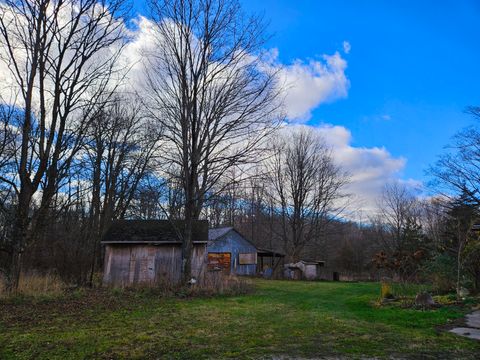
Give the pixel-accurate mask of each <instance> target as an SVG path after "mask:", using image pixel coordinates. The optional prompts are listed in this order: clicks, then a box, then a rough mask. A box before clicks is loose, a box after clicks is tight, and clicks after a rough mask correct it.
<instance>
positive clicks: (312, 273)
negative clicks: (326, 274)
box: [284, 260, 325, 280]
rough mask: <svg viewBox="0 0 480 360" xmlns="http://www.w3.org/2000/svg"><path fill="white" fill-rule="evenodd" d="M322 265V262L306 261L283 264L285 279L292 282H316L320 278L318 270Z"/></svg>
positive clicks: (323, 263)
mask: <svg viewBox="0 0 480 360" xmlns="http://www.w3.org/2000/svg"><path fill="white" fill-rule="evenodd" d="M324 265H325V262H324V261H306V260H300V261H298V262H296V263H290V264H285V266H284V268H285V277H286V278H287V279H292V280H300V279H305V280H317V279H319V278H320V268H321V267H323V266H324Z"/></svg>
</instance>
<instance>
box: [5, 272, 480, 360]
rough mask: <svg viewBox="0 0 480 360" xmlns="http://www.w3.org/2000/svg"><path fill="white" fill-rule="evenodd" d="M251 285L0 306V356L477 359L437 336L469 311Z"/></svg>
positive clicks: (367, 291) (328, 286) (368, 287)
mask: <svg viewBox="0 0 480 360" xmlns="http://www.w3.org/2000/svg"><path fill="white" fill-rule="evenodd" d="M255 282H256V291H255V293H253V294H250V295H243V296H235V297H214V298H195V299H174V298H162V297H159V296H158V295H154V294H151V293H133V292H131V291H126V292H119V291H116V292H115V291H107V290H103V291H101V290H96V291H84V292H81V293H74V294H71V295H68V296H65V297H64V298H62V299H46V300H43V301H38V300H37V301H33V300H28V299H26V300H23V301H17V302H12V301H11V300H9V301H6V300H0V359H16V358H19V359H84V358H89V359H92V358H94V359H97V358H100V359H103V358H105V359H117V358H138V359H143V358H154V359H157V358H158V359H163V358H167V359H169V358H178V359H199V358H246V359H250V358H271V357H275V356H283V357H285V358H289V357H295V356H299V357H307V358H308V357H329V356H332V357H334V356H343V357H346V358H360V357H381V358H382V357H385V358H386V357H389V356H392V357H395V358H397V357H398V358H419V359H420V358H422V359H425V358H432V359H438V358H447V359H448V358H450V359H459V358H465V359H470V358H471V359H475V358H476V359H478V358H479V356H480V342H475V341H473V340H468V339H463V338H459V337H456V336H454V335H452V334H449V333H447V332H445V331H443V330H440V327H442V326H445V325H446V324H448V322H449V321H452V320H454V319H458V318H460V317H462V316H463V315H464V314H465V312H467V311H468V310H469V309H468V308H466V307H453V306H451V307H448V306H444V307H441V308H439V309H435V310H428V311H420V310H413V309H401V308H399V307H390V306H382V307H378V306H376V305H375V301H376V300H378V296H379V291H380V290H379V289H380V286H379V284H375V283H329V282H293V281H262V280H256V281H255Z"/></svg>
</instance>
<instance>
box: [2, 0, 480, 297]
mask: <svg viewBox="0 0 480 360" xmlns="http://www.w3.org/2000/svg"><path fill="white" fill-rule="evenodd" d="M126 5H127V4H125V3H124V2H123V1H122V0H113V1H108V2H107V1H103V0H69V1H59V0H36V1H27V0H11V1H10V0H8V1H3V2H2V3H1V4H0V60H1V61H2V63H3V64H4V65H5V66H6V68H7V69H8V71H9V76H10V77H11V79H13V82H12V83H11V84H10V85H9V87H8V90H10V92H8V95H7V92H0V96H1V98H0V271H1V273H2V274H3V278H4V279H5V282H6V284H7V290H10V291H14V290H15V289H16V288H17V287H18V282H19V278H20V275H21V273H22V272H26V271H31V270H35V271H42V272H49V271H54V272H56V273H57V274H58V275H59V276H61V277H62V278H64V280H65V281H67V282H69V283H75V284H81V285H88V284H92V282H93V276H94V274H95V273H96V272H97V271H98V270H100V269H101V265H102V248H101V246H100V241H101V239H102V236H103V234H104V233H105V231H106V230H107V229H108V227H109V226H110V224H111V222H112V221H113V220H116V219H128V218H131V219H183V220H185V221H184V223H185V226H184V228H182V229H179V234H180V235H181V237H182V242H183V246H182V259H183V264H182V274H183V280H184V281H188V280H189V278H190V273H191V264H190V258H191V256H190V255H191V252H192V241H193V240H194V239H193V238H192V224H193V222H194V221H195V220H197V219H199V218H204V219H208V220H209V222H210V225H211V226H212V227H215V226H234V227H236V228H237V229H238V230H239V231H240V232H242V233H243V234H244V235H245V236H246V237H247V238H249V239H251V240H252V241H253V242H254V243H255V244H257V245H258V246H259V247H263V248H269V249H273V250H276V251H279V252H282V253H285V254H286V256H287V261H297V260H300V259H308V260H324V261H327V264H328V266H329V267H330V268H332V269H335V270H336V271H341V272H345V273H348V274H350V275H355V276H357V277H362V276H363V277H365V276H368V277H377V278H378V277H379V276H391V277H396V278H399V279H401V280H404V281H425V280H428V279H430V280H432V279H433V280H434V281H435V283H436V284H438V285H439V287H442V288H446V289H448V288H452V287H453V288H456V289H457V290H458V289H460V287H462V286H467V287H470V288H472V289H476V290H479V289H480V245H479V241H478V235H477V234H478V232H477V231H476V228H475V226H474V225H475V224H477V221H478V207H479V201H480V197H479V194H478V187H479V186H480V171H479V170H478V169H479V168H480V167H479V164H478V159H480V157H479V156H478V151H479V150H478V149H479V148H480V134H479V131H478V128H476V127H472V128H469V129H467V130H465V131H463V132H461V133H459V134H458V135H457V137H456V138H455V139H454V140H455V144H454V146H453V147H452V148H451V149H450V151H449V152H448V153H447V154H446V155H444V156H442V157H441V158H440V160H439V162H438V164H436V166H434V167H433V168H432V170H431V173H432V175H433V176H434V178H435V179H437V181H436V183H435V188H436V189H437V195H435V196H432V197H430V198H420V197H419V196H418V195H416V194H415V192H414V191H412V190H411V188H410V187H409V186H407V185H404V184H401V183H392V184H388V185H387V186H386V187H385V189H384V190H383V195H382V197H381V198H380V199H378V208H379V212H378V214H376V215H372V216H371V217H370V218H369V219H368V220H367V221H365V222H363V223H357V222H355V221H353V220H349V217H348V216H347V213H346V212H345V211H344V210H345V207H346V205H347V204H348V202H349V201H350V200H351V199H352V198H351V194H348V193H347V190H346V189H347V187H346V185H347V184H348V183H349V179H350V174H348V173H347V172H345V171H344V170H343V169H342V167H341V164H337V163H336V162H335V161H334V159H333V156H332V149H331V148H330V147H329V146H328V145H327V144H328V142H327V141H326V140H327V139H323V138H322V137H321V136H320V135H319V134H318V133H317V132H315V130H313V129H312V128H309V127H307V126H289V127H288V129H287V130H285V126H284V125H283V121H284V120H285V119H284V116H283V111H282V94H283V91H282V90H283V89H282V84H281V82H280V81H279V78H278V73H277V72H278V70H275V68H273V67H269V66H266V65H265V64H266V63H265V61H264V56H265V55H266V54H264V51H263V50H262V49H263V46H264V44H265V40H266V34H265V26H264V22H263V20H262V19H261V18H259V17H251V16H247V15H245V14H244V13H243V12H242V10H241V7H240V5H239V3H238V1H236V0H203V1H199V0H189V1H185V0H152V1H151V2H150V10H151V13H152V24H153V28H152V34H153V36H154V39H155V46H154V47H153V48H152V49H148V51H146V52H145V54H144V61H143V63H142V65H143V66H144V76H145V78H144V81H143V82H142V88H141V89H134V90H135V91H131V90H132V89H130V88H129V85H128V82H127V83H126V80H125V78H126V74H127V73H128V72H127V70H128V69H126V65H125V64H124V63H122V61H120V59H121V54H122V51H123V50H124V48H125V46H126V44H128V41H129V39H128V36H129V32H128V29H127V28H126V27H125V21H124V18H125V16H126V14H127V11H128V7H127V6H126ZM470 112H471V113H472V114H473V115H474V116H476V117H478V116H479V114H480V111H479V109H478V108H471V109H470Z"/></svg>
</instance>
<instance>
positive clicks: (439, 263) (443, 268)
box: [423, 254, 457, 293]
mask: <svg viewBox="0 0 480 360" xmlns="http://www.w3.org/2000/svg"><path fill="white" fill-rule="evenodd" d="M423 270H424V272H425V276H426V278H427V280H428V281H429V282H430V283H431V284H432V288H433V290H434V291H436V292H438V293H448V292H450V291H452V290H455V283H456V271H457V265H456V261H455V259H454V258H453V257H451V256H449V255H447V254H438V255H436V256H434V257H433V258H432V259H431V260H429V261H428V262H427V263H426V264H425V265H424V269H423Z"/></svg>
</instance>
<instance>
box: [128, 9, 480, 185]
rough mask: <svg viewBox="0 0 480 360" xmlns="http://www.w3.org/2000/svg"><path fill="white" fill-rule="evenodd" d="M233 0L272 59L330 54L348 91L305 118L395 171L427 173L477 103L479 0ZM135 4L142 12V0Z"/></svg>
mask: <svg viewBox="0 0 480 360" xmlns="http://www.w3.org/2000/svg"><path fill="white" fill-rule="evenodd" d="M241 2H242V4H243V6H244V10H246V11H247V12H252V13H263V14H264V17H265V19H266V20H267V21H269V28H268V29H269V31H270V32H271V33H272V35H273V37H272V38H271V40H270V41H269V43H268V44H267V46H268V47H269V48H276V49H278V54H279V55H278V56H279V57H278V59H279V61H280V62H281V63H283V64H291V63H294V62H295V61H298V60H300V61H303V62H308V61H310V60H315V61H316V60H319V61H321V60H322V56H323V55H324V54H327V55H333V54H334V53H335V52H336V51H338V52H339V53H340V55H341V57H342V58H343V59H344V60H345V61H346V62H347V64H348V66H347V68H346V70H345V75H346V77H347V78H348V81H349V84H350V85H349V88H348V95H347V96H346V97H340V98H336V99H335V100H334V101H330V102H322V103H320V104H319V106H318V107H316V108H312V109H311V114H312V116H311V117H310V119H309V122H308V124H310V125H315V126H318V125H320V124H323V123H328V124H333V125H339V126H343V127H345V128H346V129H348V130H349V131H350V132H351V135H352V139H351V143H350V144H351V145H352V146H354V147H360V148H362V147H366V148H373V147H380V148H382V147H384V148H385V149H386V150H388V152H389V153H390V154H391V155H392V157H394V158H399V157H403V158H405V159H406V165H405V166H404V168H403V170H401V171H400V172H399V173H398V174H397V176H399V177H400V178H403V179H417V180H423V181H425V180H427V179H428V177H426V176H425V173H424V172H425V169H426V168H427V167H428V166H429V165H430V164H432V163H434V161H435V159H436V157H437V156H438V155H439V154H440V153H441V152H442V151H443V147H444V146H445V145H446V144H447V143H448V142H449V139H450V138H451V136H452V135H453V134H454V133H455V132H456V131H458V130H460V129H461V128H463V127H465V126H467V125H468V124H470V123H471V121H472V119H471V118H470V117H469V116H468V115H467V114H465V113H464V109H465V107H466V106H468V105H480V93H479V92H478V91H477V86H478V84H480V71H479V70H478V66H479V65H480V46H479V45H478V39H479V38H480V27H479V26H478V25H479V23H480V1H474V0H472V1H463V0H457V1H398V2H392V1H373V0H371V1H354V0H351V1H338V0H336V1H313V0H312V1H291V0H262V1H259V0H241ZM135 9H136V10H137V11H138V12H139V13H141V14H147V11H146V9H145V6H144V5H143V3H142V2H136V4H135ZM344 41H348V43H349V44H350V45H351V51H349V53H348V54H347V53H346V52H345V51H343V45H342V44H343V42H344Z"/></svg>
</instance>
